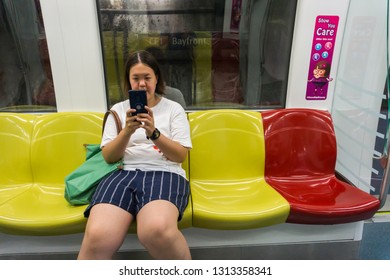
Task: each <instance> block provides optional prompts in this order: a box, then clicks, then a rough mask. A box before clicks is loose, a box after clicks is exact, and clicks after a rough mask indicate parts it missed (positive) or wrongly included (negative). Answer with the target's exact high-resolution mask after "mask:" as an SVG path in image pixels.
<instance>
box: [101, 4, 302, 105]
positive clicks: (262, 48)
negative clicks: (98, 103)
mask: <svg viewBox="0 0 390 280" xmlns="http://www.w3.org/2000/svg"><path fill="white" fill-rule="evenodd" d="M97 4H98V5H97V7H98V14H99V21H100V30H101V38H102V47H103V56H104V66H105V74H106V84H107V97H108V105H109V106H112V105H113V104H114V103H116V102H118V101H121V100H124V99H125V98H127V93H125V92H123V79H124V77H123V65H124V63H125V59H126V57H127V55H128V54H129V53H130V52H133V51H136V50H141V49H146V50H149V51H150V52H152V53H153V54H154V55H155V57H156V58H157V59H158V61H159V63H160V66H161V68H162V71H163V74H164V78H165V81H166V83H167V86H169V87H171V88H176V89H178V90H180V91H181V92H182V94H183V96H184V100H185V103H186V106H187V109H189V110H191V109H194V110H196V109H207V108H235V107H237V108H243V107H244V108H252V109H253V108H255V109H256V108H259V109H261V108H270V107H273V108H275V107H284V104H285V99H286V90H287V76H288V68H289V59H290V52H291V42H292V33H293V26H294V18H295V9H296V0H294V1H284V0H246V1H245V0H194V1H182V0H160V1H153V0H146V1H145V0H144V1H140V0H97ZM168 89H169V88H168ZM169 90H171V89H169Z"/></svg>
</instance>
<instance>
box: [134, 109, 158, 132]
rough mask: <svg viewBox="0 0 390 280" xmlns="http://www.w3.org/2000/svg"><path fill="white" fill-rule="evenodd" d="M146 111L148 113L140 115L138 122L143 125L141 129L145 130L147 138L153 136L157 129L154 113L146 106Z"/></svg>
mask: <svg viewBox="0 0 390 280" xmlns="http://www.w3.org/2000/svg"><path fill="white" fill-rule="evenodd" d="M145 109H146V110H147V111H148V113H147V114H146V113H143V114H138V115H137V119H136V120H137V121H139V122H141V123H142V125H141V127H142V128H143V129H145V134H146V136H151V135H152V134H153V131H154V130H155V129H156V127H155V126H154V118H153V111H152V109H150V108H149V107H148V106H145Z"/></svg>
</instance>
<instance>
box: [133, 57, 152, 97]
mask: <svg viewBox="0 0 390 280" xmlns="http://www.w3.org/2000/svg"><path fill="white" fill-rule="evenodd" d="M157 79H158V78H157V77H156V75H155V74H154V71H153V69H152V68H150V67H149V66H147V65H145V64H142V63H138V64H135V65H134V66H133V67H131V69H130V74H129V80H130V85H131V89H134V90H140V89H141V90H146V93H147V94H146V95H147V98H148V100H149V99H150V98H154V93H155V90H156V85H157Z"/></svg>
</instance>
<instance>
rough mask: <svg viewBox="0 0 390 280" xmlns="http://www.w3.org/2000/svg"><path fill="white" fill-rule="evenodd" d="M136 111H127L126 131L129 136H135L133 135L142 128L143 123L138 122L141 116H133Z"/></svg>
mask: <svg viewBox="0 0 390 280" xmlns="http://www.w3.org/2000/svg"><path fill="white" fill-rule="evenodd" d="M135 111H136V110H135V109H130V110H127V112H126V126H125V127H124V130H125V132H126V134H127V135H128V136H131V135H133V133H134V132H135V131H136V130H137V129H138V128H140V127H142V123H141V122H140V121H139V120H138V118H139V116H138V115H136V116H133V115H132V113H134V112H135Z"/></svg>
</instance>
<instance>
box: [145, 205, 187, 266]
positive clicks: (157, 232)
mask: <svg viewBox="0 0 390 280" xmlns="http://www.w3.org/2000/svg"><path fill="white" fill-rule="evenodd" d="M178 215H179V212H178V210H177V208H176V206H175V205H174V204H172V203H171V202H169V201H165V200H154V201H151V202H149V203H148V204H146V205H145V206H144V207H142V209H141V210H140V211H139V213H138V215H137V233H138V239H139V240H140V242H141V243H142V245H143V246H144V247H145V248H146V249H147V250H148V251H149V253H150V255H151V256H152V257H153V258H155V259H187V260H189V259H191V253H190V250H189V248H188V245H187V241H186V240H185V238H184V236H183V234H182V233H181V231H180V230H179V229H178V227H177V218H178Z"/></svg>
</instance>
